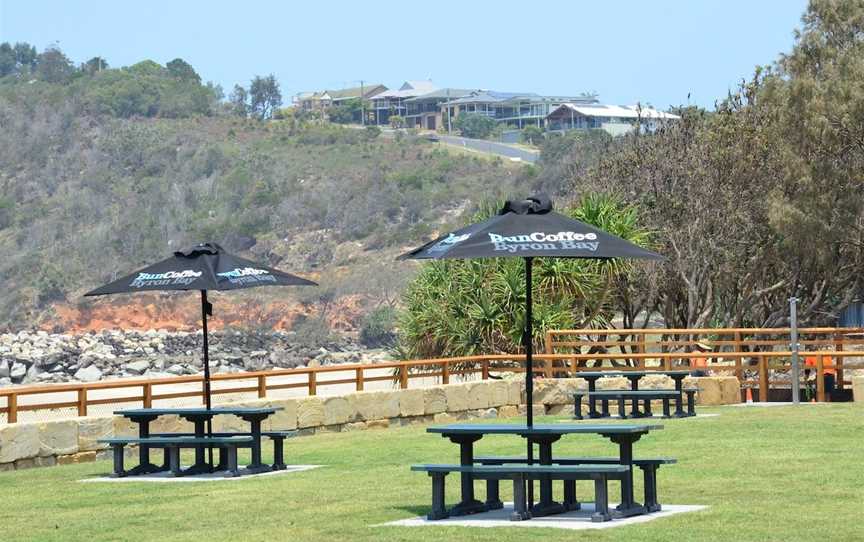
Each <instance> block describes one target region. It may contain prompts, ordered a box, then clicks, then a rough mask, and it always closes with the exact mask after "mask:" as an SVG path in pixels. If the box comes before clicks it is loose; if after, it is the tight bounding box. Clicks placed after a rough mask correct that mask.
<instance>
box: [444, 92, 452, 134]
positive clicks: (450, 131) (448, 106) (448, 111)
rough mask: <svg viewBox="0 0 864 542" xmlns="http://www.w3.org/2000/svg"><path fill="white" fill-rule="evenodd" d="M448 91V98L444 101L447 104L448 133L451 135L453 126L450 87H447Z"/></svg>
mask: <svg viewBox="0 0 864 542" xmlns="http://www.w3.org/2000/svg"><path fill="white" fill-rule="evenodd" d="M446 93H447V99H446V100H445V101H444V103H446V104H447V135H451V134H452V133H453V126H452V125H451V122H450V87H447V90H446Z"/></svg>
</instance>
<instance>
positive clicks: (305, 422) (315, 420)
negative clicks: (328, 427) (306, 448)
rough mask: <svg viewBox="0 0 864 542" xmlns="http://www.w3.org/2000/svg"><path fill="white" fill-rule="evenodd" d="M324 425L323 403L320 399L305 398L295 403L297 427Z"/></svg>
mask: <svg viewBox="0 0 864 542" xmlns="http://www.w3.org/2000/svg"><path fill="white" fill-rule="evenodd" d="M323 424H324V401H322V400H321V398H320V397H305V398H303V399H300V400H299V401H298V403H297V427H299V428H301V429H304V428H307V427H318V426H321V425H323Z"/></svg>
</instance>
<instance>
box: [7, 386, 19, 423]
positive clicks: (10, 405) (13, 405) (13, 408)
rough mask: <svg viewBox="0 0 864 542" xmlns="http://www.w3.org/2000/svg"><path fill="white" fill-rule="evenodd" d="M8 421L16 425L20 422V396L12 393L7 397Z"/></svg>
mask: <svg viewBox="0 0 864 542" xmlns="http://www.w3.org/2000/svg"><path fill="white" fill-rule="evenodd" d="M6 408H7V410H6V421H7V422H8V423H16V422H17V421H18V396H17V395H16V394H14V393H11V394H9V395H7V396H6Z"/></svg>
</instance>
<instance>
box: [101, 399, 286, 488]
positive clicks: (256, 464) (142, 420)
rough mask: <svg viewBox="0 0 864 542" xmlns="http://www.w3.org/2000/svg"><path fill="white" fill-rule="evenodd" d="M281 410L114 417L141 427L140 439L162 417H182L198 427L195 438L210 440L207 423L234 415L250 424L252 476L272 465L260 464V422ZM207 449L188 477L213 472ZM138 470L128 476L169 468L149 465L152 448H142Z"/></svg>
mask: <svg viewBox="0 0 864 542" xmlns="http://www.w3.org/2000/svg"><path fill="white" fill-rule="evenodd" d="M279 410H282V409H281V408H280V407H261V408H258V407H255V408H249V407H218V408H211V409H206V408H136V409H130V410H118V411H116V412H114V414H116V415H118V416H123V417H124V418H127V419H129V420H130V421H132V422H134V423H136V424H138V438H140V439H149V438H150V422H152V421H153V420H155V419H157V418H159V417H160V416H172V415H173V416H179V417H180V418H183V419H184V420H187V421H189V422H192V424H193V425H194V427H195V435H194V436H195V438H205V437H206V436H207V432H206V423H207V421H208V420H212V419H213V417H214V416H225V415H233V416H237V417H238V418H240V419H242V420H243V421H246V422H248V423H249V426H250V430H249V435H250V436H251V437H252V444H251V450H252V454H251V455H252V461H251V463H250V464H249V465H248V466H247V467H246V472H248V473H250V474H254V473H260V472H268V471H270V470H271V467H270V466H269V465H266V464H264V463H263V462H262V461H261V422H262V421H264V420H266V419H267V418H268V417H270V416H272V415H273V414H275V413H276V412H277V411H279ZM206 449H207V446H206V445H201V446H198V447H196V448H195V464H194V465H192V466H191V467H189V469H188V470H187V471H186V474H196V473H204V472H210V465H209V464H208V463H207V461H206V459H205V457H204V456H205V453H204V452H205V450H206ZM138 458H139V462H138V466H136V467H135V468H133V469H132V470H130V471H129V474H132V475H136V474H149V473H152V472H160V471H163V470H165V468H166V466H164V465H163V466H159V465H154V464H153V463H151V462H150V446H148V445H146V444H141V445H140V446H139V448H138Z"/></svg>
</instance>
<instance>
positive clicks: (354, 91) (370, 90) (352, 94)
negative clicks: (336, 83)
mask: <svg viewBox="0 0 864 542" xmlns="http://www.w3.org/2000/svg"><path fill="white" fill-rule="evenodd" d="M361 90H362V92H363V97H364V98H368V97H369V96H370V95H374V94H379V93H380V92H382V91H386V90H387V87H385V86H384V85H382V84H380V83H372V84H369V85H363V86H362V87H351V88H343V89H341V90H327V91H325V92H326V94H327V95H328V96H329V97H330V99H331V100H344V99H347V98H359V97H360V92H361Z"/></svg>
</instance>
